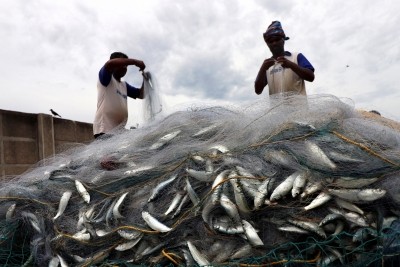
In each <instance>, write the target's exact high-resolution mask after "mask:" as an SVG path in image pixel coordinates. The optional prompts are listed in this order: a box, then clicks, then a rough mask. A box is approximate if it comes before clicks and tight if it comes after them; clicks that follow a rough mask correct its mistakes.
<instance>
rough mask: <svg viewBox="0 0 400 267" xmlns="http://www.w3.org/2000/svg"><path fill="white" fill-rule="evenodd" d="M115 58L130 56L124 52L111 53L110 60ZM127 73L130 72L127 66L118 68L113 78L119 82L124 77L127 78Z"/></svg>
mask: <svg viewBox="0 0 400 267" xmlns="http://www.w3.org/2000/svg"><path fill="white" fill-rule="evenodd" d="M115 58H128V56H127V55H126V54H124V53H122V52H113V53H111V55H110V60H111V59H115ZM127 71H128V69H127V67H126V66H124V67H121V68H118V69H116V70H115V71H114V72H113V76H114V77H115V79H117V80H118V81H119V80H120V79H121V78H122V77H124V76H125V74H126V72H127Z"/></svg>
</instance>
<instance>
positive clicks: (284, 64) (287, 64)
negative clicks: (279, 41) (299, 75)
mask: <svg viewBox="0 0 400 267" xmlns="http://www.w3.org/2000/svg"><path fill="white" fill-rule="evenodd" d="M276 61H277V62H278V63H279V64H281V66H282V67H284V68H292V66H293V64H294V63H293V62H292V61H290V60H288V59H287V58H285V57H278V58H277V60H276Z"/></svg>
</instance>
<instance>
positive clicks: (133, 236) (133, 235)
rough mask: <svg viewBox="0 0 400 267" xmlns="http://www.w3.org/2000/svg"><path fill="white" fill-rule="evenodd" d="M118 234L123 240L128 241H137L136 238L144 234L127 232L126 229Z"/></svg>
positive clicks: (133, 231) (132, 231)
mask: <svg viewBox="0 0 400 267" xmlns="http://www.w3.org/2000/svg"><path fill="white" fill-rule="evenodd" d="M117 233H118V234H119V235H120V236H121V237H122V238H123V239H126V240H133V239H136V238H138V237H139V236H140V235H141V234H142V232H140V231H135V230H126V229H123V230H118V231H117Z"/></svg>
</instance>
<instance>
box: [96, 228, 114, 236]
mask: <svg viewBox="0 0 400 267" xmlns="http://www.w3.org/2000/svg"><path fill="white" fill-rule="evenodd" d="M111 233H113V232H112V231H105V230H102V229H97V230H96V235H97V236H99V237H103V236H106V235H109V234H111Z"/></svg>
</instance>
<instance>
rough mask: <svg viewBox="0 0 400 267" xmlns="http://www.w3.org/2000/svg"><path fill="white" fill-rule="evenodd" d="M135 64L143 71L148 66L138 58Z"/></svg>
mask: <svg viewBox="0 0 400 267" xmlns="http://www.w3.org/2000/svg"><path fill="white" fill-rule="evenodd" d="M135 65H136V67H138V68H139V70H140V71H143V70H144V69H145V68H146V65H145V64H144V62H143V61H141V60H137V62H136V64H135Z"/></svg>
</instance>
